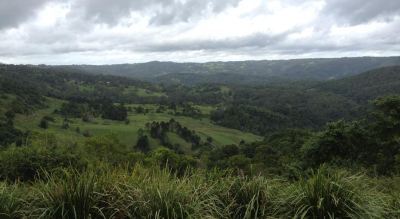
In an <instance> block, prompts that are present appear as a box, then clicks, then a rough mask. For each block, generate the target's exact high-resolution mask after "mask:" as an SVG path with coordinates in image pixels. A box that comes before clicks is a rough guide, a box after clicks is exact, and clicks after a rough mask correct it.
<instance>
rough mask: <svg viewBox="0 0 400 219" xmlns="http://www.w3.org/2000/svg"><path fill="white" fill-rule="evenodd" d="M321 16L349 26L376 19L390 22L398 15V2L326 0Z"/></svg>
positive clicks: (393, 0)
mask: <svg viewBox="0 0 400 219" xmlns="http://www.w3.org/2000/svg"><path fill="white" fill-rule="evenodd" d="M321 14H322V15H324V14H327V15H331V16H332V17H333V19H334V20H335V21H338V22H341V23H345V24H350V25H357V24H361V23H365V22H369V21H372V20H376V19H381V20H382V19H383V20H390V19H391V18H392V17H393V16H395V15H400V0H326V5H325V9H324V10H323V11H322V12H321Z"/></svg>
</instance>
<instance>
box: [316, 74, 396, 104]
mask: <svg viewBox="0 0 400 219" xmlns="http://www.w3.org/2000/svg"><path fill="white" fill-rule="evenodd" d="M317 87H318V89H320V90H324V91H329V92H333V93H336V94H339V95H343V96H345V97H347V98H350V99H352V100H354V101H356V102H360V103H365V102H366V101H368V100H371V99H375V98H377V97H379V96H384V95H390V94H399V93H400V66H393V67H384V68H378V69H374V70H371V71H368V72H365V73H362V74H359V75H355V76H351V77H347V78H343V79H340V80H335V81H329V82H326V83H322V84H320V85H318V86H317Z"/></svg>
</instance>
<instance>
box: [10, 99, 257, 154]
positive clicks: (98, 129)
mask: <svg viewBox="0 0 400 219" xmlns="http://www.w3.org/2000/svg"><path fill="white" fill-rule="evenodd" d="M47 103H48V107H47V108H45V109H41V110H37V111H35V112H34V113H33V114H31V115H17V117H16V119H15V126H16V127H17V128H20V129H22V130H36V131H41V132H47V133H49V134H54V135H55V136H56V137H57V139H59V141H60V142H63V143H74V142H82V141H84V140H85V137H84V136H83V135H82V133H84V132H88V133H90V135H92V136H98V135H105V134H110V133H113V134H115V135H116V136H117V137H118V139H119V140H120V141H121V143H123V144H125V145H128V146H129V145H134V144H135V143H136V140H137V132H138V130H139V129H145V126H146V123H148V122H152V121H168V120H170V119H171V118H173V119H175V120H176V121H178V122H179V123H181V124H182V125H184V126H186V127H188V128H189V129H192V130H195V131H196V133H197V134H198V135H199V136H200V137H201V138H202V140H203V141H205V140H206V138H207V137H212V138H213V144H215V145H218V146H221V145H227V144H238V143H239V142H240V141H241V140H244V141H245V142H252V141H257V140H261V137H260V136H256V135H253V134H251V133H245V132H241V131H239V130H234V129H229V128H225V127H221V126H217V125H214V124H212V122H211V121H210V120H209V119H208V118H199V119H195V118H191V117H186V116H175V115H173V114H171V113H168V112H165V113H156V112H155V111H156V110H155V109H156V108H157V106H156V105H142V106H143V107H144V108H146V109H149V111H150V112H149V113H146V114H137V113H134V112H130V113H129V115H128V119H129V121H130V122H129V124H126V123H125V122H120V121H112V120H105V119H101V118H94V119H93V120H91V121H90V122H83V121H82V120H81V119H77V118H72V119H70V120H71V121H70V123H69V128H68V129H63V128H62V127H61V126H62V123H63V118H62V117H61V116H60V115H58V114H54V113H53V112H54V110H55V109H57V108H59V107H60V106H61V104H62V103H63V101H61V100H57V99H52V98H48V101H47ZM129 106H130V107H136V106H138V105H129ZM198 108H199V109H200V110H202V112H204V113H205V114H206V115H205V116H207V114H208V113H209V112H210V111H211V110H212V107H210V106H199V107H198ZM46 115H50V116H51V117H53V118H54V119H55V122H49V128H48V129H41V128H39V126H38V124H39V122H40V120H41V118H42V117H43V116H46ZM77 128H79V130H80V132H79V133H78V132H77V131H76V130H77ZM169 138H170V139H171V141H172V142H173V143H179V144H181V145H182V146H183V147H184V148H186V150H190V149H189V144H185V141H184V140H183V139H180V137H179V136H177V135H175V134H173V133H171V134H170V136H169ZM150 143H151V145H152V146H153V147H156V146H158V141H157V140H155V139H150Z"/></svg>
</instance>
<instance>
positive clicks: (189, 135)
mask: <svg viewBox="0 0 400 219" xmlns="http://www.w3.org/2000/svg"><path fill="white" fill-rule="evenodd" d="M146 127H148V129H149V132H150V135H151V137H152V138H156V139H159V140H160V141H161V144H163V145H164V146H167V147H170V148H171V149H172V148H173V146H172V145H171V144H170V143H169V142H168V139H167V132H174V133H176V134H178V135H179V136H180V137H182V138H183V139H184V140H185V141H186V142H189V143H191V144H192V146H193V147H198V146H200V144H201V138H200V137H199V136H198V135H197V134H196V132H195V131H193V130H190V129H188V128H187V127H184V126H182V125H181V124H180V123H179V122H177V121H175V120H174V119H171V120H169V121H168V122H152V123H148V124H147V125H146Z"/></svg>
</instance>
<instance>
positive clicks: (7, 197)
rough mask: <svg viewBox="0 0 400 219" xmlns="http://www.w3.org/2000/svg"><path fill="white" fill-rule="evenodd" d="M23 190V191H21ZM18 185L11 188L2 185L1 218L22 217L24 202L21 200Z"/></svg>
mask: <svg viewBox="0 0 400 219" xmlns="http://www.w3.org/2000/svg"><path fill="white" fill-rule="evenodd" d="M21 190H22V189H21ZM19 192H22V191H20V190H18V185H13V186H9V185H7V184H5V183H0V218H1V219H11V218H20V217H22V214H23V213H22V207H23V202H22V200H21V199H19V194H18V193H19Z"/></svg>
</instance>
